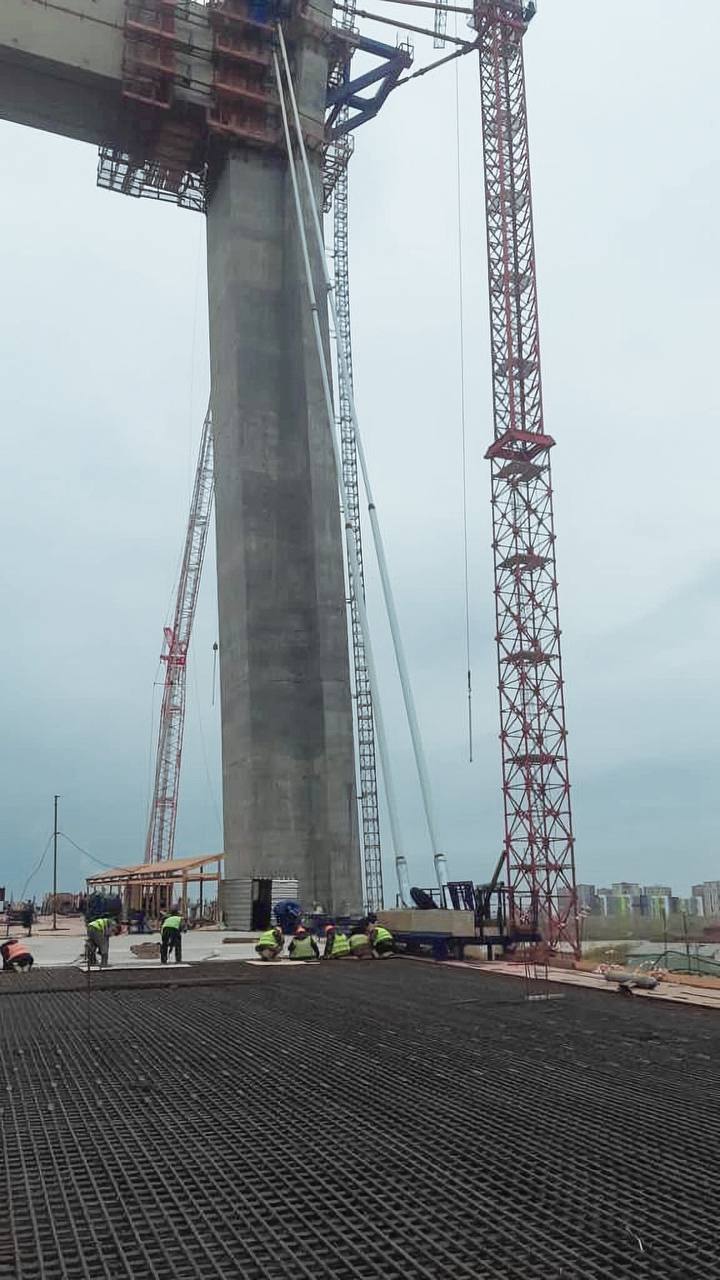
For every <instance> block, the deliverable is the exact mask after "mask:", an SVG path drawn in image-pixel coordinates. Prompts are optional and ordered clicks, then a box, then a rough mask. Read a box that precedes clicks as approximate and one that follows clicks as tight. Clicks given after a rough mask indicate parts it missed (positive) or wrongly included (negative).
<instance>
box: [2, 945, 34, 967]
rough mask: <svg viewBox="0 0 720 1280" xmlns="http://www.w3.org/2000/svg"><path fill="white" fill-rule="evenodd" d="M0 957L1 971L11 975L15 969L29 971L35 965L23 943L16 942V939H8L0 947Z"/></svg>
mask: <svg viewBox="0 0 720 1280" xmlns="http://www.w3.org/2000/svg"><path fill="white" fill-rule="evenodd" d="M0 955H1V956H2V962H3V969H8V970H9V971H10V972H11V973H12V972H14V971H15V970H16V969H27V970H28V971H29V970H30V969H32V967H33V964H34V963H35V962H34V960H33V958H32V956H31V955H30V952H29V951H28V949H27V947H26V946H25V943H24V942H18V940H17V938H8V940H7V942H4V943H3V945H2V946H1V947H0Z"/></svg>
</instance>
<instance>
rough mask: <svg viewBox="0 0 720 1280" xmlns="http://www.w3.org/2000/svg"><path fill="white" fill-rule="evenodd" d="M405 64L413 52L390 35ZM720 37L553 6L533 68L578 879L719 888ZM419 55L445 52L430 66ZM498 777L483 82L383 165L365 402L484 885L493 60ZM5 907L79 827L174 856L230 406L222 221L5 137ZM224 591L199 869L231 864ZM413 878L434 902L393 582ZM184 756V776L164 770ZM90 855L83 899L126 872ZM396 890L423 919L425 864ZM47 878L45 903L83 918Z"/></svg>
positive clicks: (201, 765)
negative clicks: (173, 719)
mask: <svg viewBox="0 0 720 1280" xmlns="http://www.w3.org/2000/svg"><path fill="white" fill-rule="evenodd" d="M386 38H387V37H386ZM718 42H720V12H719V11H718V9H717V7H716V6H704V7H702V8H697V7H694V8H693V20H692V24H690V23H687V24H684V25H683V24H680V23H679V22H678V20H677V7H676V6H675V5H673V4H671V3H670V2H669V0H667V2H666V3H659V4H658V3H653V4H649V3H645V2H644V0H643V2H641V3H637V4H632V5H628V4H627V3H626V0H608V2H606V3H604V4H600V5H597V4H596V5H586V4H581V3H579V0H544V2H543V3H542V4H541V6H540V12H539V15H538V17H537V19H536V21H535V22H534V23H533V24H532V27H531V29H530V32H529V34H528V37H527V42H526V61H527V74H528V98H529V110H530V117H531V145H532V159H533V175H534V197H535V217H536V238H537V254H538V264H539V276H540V281H539V283H540V308H541V335H542V347H543V359H544V387H545V409H546V422H547V427H548V430H549V431H550V432H551V434H552V435H553V436H554V437H555V439H556V440H557V442H558V447H557V449H556V450H555V451H554V457H553V465H554V477H555V491H556V520H557V533H558V565H559V578H560V605H561V618H562V626H563V641H564V657H565V675H566V683H567V704H568V723H569V728H570V756H571V771H572V780H573V797H574V807H575V822H576V834H577V856H578V875H579V878H580V879H582V880H592V881H596V882H598V881H599V882H604V881H609V880H612V879H617V878H621V877H622V878H633V879H635V878H637V879H640V880H650V879H652V880H663V881H664V880H669V881H670V882H671V883H673V884H674V885H676V886H677V887H678V888H679V889H682V890H684V889H686V888H687V887H688V886H689V885H690V883H691V882H693V881H695V880H699V879H704V878H706V877H714V876H717V875H718V873H719V870H720V868H719V865H718V863H719V860H718V819H717V802H716V795H717V785H716V772H717V761H718V729H717V726H718V721H719V719H720V717H719V715H718V713H719V711H720V705H719V703H720V698H719V695H718V684H717V680H716V678H715V673H714V668H713V665H712V664H713V659H714V654H715V649H716V645H717V639H718V630H719V627H720V606H719V605H718V587H720V563H719V560H720V557H719V554H718V516H717V497H716V489H717V475H718V464H719V463H720V456H719V455H720V444H719V443H718V430H717V428H718V415H719V409H720V406H719V404H718V398H719V396H718V390H717V387H718V384H717V378H716V365H717V356H716V350H715V348H716V331H717V297H718V292H719V283H720V282H719V280H718V266H717V262H718V254H717V227H716V222H717V219H716V214H715V207H716V203H717V196H718V179H717V175H716V172H715V162H714V156H715V150H716V128H715V125H716V121H717V116H718V103H717V86H716V67H715V60H714V50H716V49H717V47H718ZM417 52H418V55H419V57H422V58H426V57H429V56H432V51H431V50H430V49H423V48H421V42H420V41H419V40H418V49H417ZM458 66H459V74H460V103H461V131H460V132H461V170H462V188H463V198H462V223H463V234H464V249H465V303H466V361H467V425H468V453H469V503H470V521H469V524H470V570H471V612H472V650H473V673H474V686H475V728H476V758H475V762H474V763H473V764H472V766H471V765H469V763H468V761H467V745H466V718H465V690H464V684H465V658H464V619H463V559H462V556H463V546H462V512H461V454H460V425H459V389H458V387H459V384H458V368H459V360H458V325H457V314H458V285H457V230H456V226H457V199H456V188H455V134H456V117H455V72H454V69H453V68H452V67H450V68H448V69H446V70H444V71H440V72H438V73H435V74H434V75H433V76H431V77H427V78H426V79H424V80H421V81H419V82H418V83H417V84H416V85H414V86H412V87H409V88H407V89H403V90H401V91H399V92H398V93H397V94H395V95H394V96H393V97H391V99H390V100H389V102H388V104H387V105H386V107H385V108H384V110H383V112H382V115H381V117H380V118H379V119H378V120H377V121H375V122H373V123H371V124H369V125H367V126H365V127H364V128H363V129H362V130H361V131H360V132H359V134H358V138H357V148H356V154H355V158H354V160H353V165H352V171H351V173H352V176H351V200H352V204H351V246H352V249H351V255H352V256H351V270H352V280H351V283H352V303H353V324H354V348H355V362H356V382H357V399H358V407H359V411H360V415H361V420H362V422H363V424H364V430H365V434H366V439H367V446H368V453H369V457H370V462H371V466H372V471H373V475H374V480H375V486H376V489H377V494H376V497H377V500H378V505H379V507H380V510H381V516H382V520H383V525H384V529H385V536H386V542H387V547H388V553H389V557H390V561H391V568H392V572H393V578H394V582H395V586H396V591H397V598H398V608H399V612H400V615H401V619H402V623H403V627H404V633H405V640H406V646H407V650H408V656H409V661H410V665H411V669H412V673H413V677H414V681H415V686H416V695H417V701H418V705H419V710H420V715H421V721H422V724H423V727H424V730H425V736H426V740H427V746H428V755H429V759H430V765H431V772H432V775H433V779H434V784H435V788H436V793H437V794H436V803H437V809H438V813H439V817H440V826H441V830H442V835H443V839H444V841H445V844H446V846H447V849H448V856H449V859H450V869H451V872H452V873H453V874H457V875H469V876H477V877H478V878H482V877H483V876H484V875H485V874H486V873H487V871H488V870H489V868H490V867H491V865H492V863H493V862H494V859H495V856H496V852H497V850H498V849H499V846H500V841H501V838H502V829H501V811H500V792H499V776H500V765H499V745H498V741H497V701H496V690H495V684H496V676H495V671H494V649H493V642H492V634H493V626H492V618H491V601H492V597H491V577H490V573H491V566H490V551H489V543H490V509H489V476H488V474H487V467H488V464H487V463H485V462H484V461H483V453H484V450H485V448H486V446H487V444H488V443H489V440H490V438H491V433H492V424H491V398H490V371H489V359H488V326H487V303H486V282H485V260H484V222H483V210H482V182H481V155H482V151H481V136H480V127H479V93H478V83H477V65H476V63H475V62H474V59H473V58H467V59H464V60H462V61H461V62H460V63H459V64H458ZM0 155H1V156H2V171H3V191H4V195H3V199H2V202H1V203H0V253H1V254H2V262H3V271H2V278H3V299H4V306H3V308H2V311H1V312H0V359H1V360H2V367H3V376H2V379H0V421H2V423H3V464H4V476H5V484H4V493H3V502H2V504H0V544H1V545H2V558H1V560H0V564H1V565H2V570H1V572H2V588H3V601H4V613H5V619H4V625H3V628H2V632H1V634H0V646H1V658H2V667H1V669H2V673H3V686H4V696H3V699H2V704H3V732H2V736H1V737H0V751H1V758H0V767H1V769H2V783H1V784H0V883H2V881H3V880H5V881H6V883H7V884H8V886H9V887H12V888H14V889H15V891H16V892H20V890H21V889H22V887H23V882H24V881H25V879H26V876H27V873H28V872H29V871H30V870H31V869H32V867H33V865H34V864H35V863H36V862H37V860H38V858H39V856H40V854H41V852H42V850H43V847H44V845H45V842H46V839H47V835H48V832H49V830H50V826H51V817H52V795H53V792H55V791H57V792H60V793H61V795H62V801H61V806H62V807H61V825H62V827H63V828H64V830H65V831H67V832H68V834H70V835H71V836H72V837H73V838H74V839H75V840H76V841H77V842H78V843H79V844H81V845H83V846H84V847H85V848H87V849H89V850H90V851H91V852H93V853H94V854H95V855H96V857H98V858H100V859H102V860H104V861H107V862H108V863H119V862H129V861H134V860H136V859H138V860H139V859H140V858H141V856H142V847H143V839H144V830H145V816H146V804H147V795H148V778H149V751H150V747H151V716H152V715H153V712H154V720H153V724H154V725H155V726H156V724H157V708H158V703H159V689H155V690H154V689H153V680H154V678H156V672H157V667H158V661H157V660H158V653H159V648H160V640H161V634H162V623H163V619H164V617H165V614H166V612H167V607H168V603H169V601H170V598H171V592H172V588H173V583H174V579H175V574H176V570H177V562H178V556H179V552H180V547H181V541H182V536H183V529H184V523H185V519H186V513H187V505H188V500H189V492H190V484H191V478H192V471H193V467H194V457H195V451H196V448H197V443H198V440H199V432H200V425H201V421H202V417H203V413H204V409H205V404H206V400H207V394H208V360H207V308H206V299H205V278H204V271H205V260H204V225H203V222H202V219H201V218H199V217H198V216H197V215H191V214H188V213H184V212H182V211H179V210H176V209H174V208H171V207H158V206H156V205H154V204H153V203H151V202H149V201H148V202H145V201H138V202H135V201H131V200H127V199H123V198H121V197H119V196H115V195H111V194H109V193H106V192H100V191H97V190H96V188H95V177H94V174H95V155H94V152H93V150H92V149H91V148H90V147H84V146H81V145H76V144H71V143H68V142H64V141H61V140H59V139H56V138H50V137H45V136H42V135H39V134H35V133H32V132H30V131H28V130H24V129H20V128H18V127H14V126H11V125H5V124H3V125H0ZM213 575H214V561H213V557H212V554H211V555H210V556H209V558H208V561H207V572H206V575H205V579H204V583H203V588H202V598H201V601H200V607H199V614H198V620H197V626H196V633H195V639H194V644H193V653H192V661H191V669H190V674H189V707H188V725H187V736H186V753H185V760H184V777H183V787H182V800H181V809H180V817H179V826H178V840H177V847H178V852H183V853H191V852H195V851H206V850H215V849H217V848H219V847H220V846H221V827H220V823H219V792H220V781H219V780H220V769H219V726H218V718H217V710H216V708H215V709H214V708H213V707H212V705H211V697H212V643H213V640H214V639H215V636H216V599H215V592H214V582H213ZM369 599H370V610H371V615H372V619H373V622H374V630H375V634H376V636H377V644H378V648H379V651H380V655H379V656H380V659H381V672H382V682H383V695H384V701H385V702H386V703H387V713H388V718H389V727H390V732H391V736H392V742H393V746H394V749H395V753H396V761H397V771H398V775H399V780H400V783H401V802H402V814H403V819H404V823H405V826H406V828H407V832H408V845H409V848H410V850H411V851H412V858H411V861H412V867H411V872H412V878H413V880H414V881H416V882H420V883H427V882H430V881H431V879H432V876H431V870H430V860H429V850H428V844H427V839H426V836H425V834H424V831H423V825H422V820H421V814H420V806H419V800H418V796H417V792H416V788H415V785H414V780H413V774H412V768H411V758H410V751H409V744H408V741H407V735H406V732H405V729H404V726H403V722H402V716H401V712H400V705H399V696H398V691H397V688H396V684H395V680H394V674H393V669H392V659H391V654H390V649H389V645H388V640H387V635H386V631H385V628H384V626H383V623H382V617H381V611H380V607H379V597H378V592H377V584H376V582H375V580H374V578H371V581H370V596H369ZM153 745H154V744H153ZM91 866H92V864H91V863H89V862H88V860H87V859H85V858H82V857H80V856H79V855H76V854H75V853H74V851H73V850H72V849H70V847H69V846H64V847H63V849H62V870H61V880H62V887H65V888H68V889H70V888H75V887H76V886H77V885H78V883H79V881H80V879H81V877H82V876H84V875H85V874H87V873H88V872H89V871H90V870H91ZM386 879H387V884H388V886H389V887H391V888H394V879H393V875H392V870H391V867H389V866H388V867H387V874H386ZM47 883H48V877H47V866H46V867H45V868H44V869H43V870H42V871H41V873H40V874H39V875H38V876H37V877H36V879H35V880H34V881H33V882H32V885H31V888H30V890H29V891H30V892H32V890H33V889H34V890H36V891H37V892H41V891H42V889H43V888H45V887H46V886H47Z"/></svg>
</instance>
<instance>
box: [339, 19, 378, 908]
mask: <svg viewBox="0 0 720 1280" xmlns="http://www.w3.org/2000/svg"><path fill="white" fill-rule="evenodd" d="M355 7H356V5H355V0H345V4H344V5H343V7H342V9H341V11H340V21H339V23H338V25H339V26H340V27H341V28H342V29H343V30H347V31H349V30H352V27H353V23H354V17H355ZM341 75H342V66H341V65H338V67H337V68H336V72H335V76H334V77H333V78H331V84H332V83H333V79H335V80H336V81H337V82H339V80H340V78H341ZM349 115H350V112H349V108H348V107H347V106H345V107H343V108H342V109H341V111H340V112H339V114H338V124H339V126H340V129H339V131H338V133H337V136H336V138H335V139H334V141H333V142H332V143H331V144H330V147H329V148H328V152H327V155H326V163H325V191H326V204H327V202H328V200H329V197H330V194H332V201H333V262H334V297H335V309H336V314H337V334H336V341H337V343H338V346H339V347H340V346H342V350H343V352H344V355H345V360H346V362H347V369H348V371H349V374H350V378H351V379H352V339H351V329H350V267H349V253H348V163H349V160H350V156H351V154H352V145H353V140H352V135H351V134H349V133H344V132H342V126H343V125H344V124H345V122H346V121H347V120H348V118H349ZM338 366H339V367H338V406H337V422H338V428H339V432H340V449H341V458H342V467H343V478H344V482H345V493H346V494H347V503H346V512H345V514H346V518H347V519H348V520H349V522H350V524H351V525H352V529H353V533H354V538H355V549H356V552H357V561H358V566H359V569H360V575H361V580H362V582H363V586H364V572H363V549H362V532H361V527H360V493H359V488H358V459H357V445H356V442H355V430H354V427H353V418H352V408H351V403H350V397H349V395H348V388H347V387H346V385H345V379H344V378H343V375H342V369H341V362H340V360H338ZM348 581H349V589H350V632H351V638H352V654H353V670H354V678H355V723H356V729H357V748H358V782H359V787H360V814H361V820H362V842H363V869H364V881H365V905H366V907H367V909H368V910H369V911H375V910H377V909H378V908H379V907H382V905H383V879H382V854H381V847H380V815H379V807H378V786H377V764H376V758H375V722H374V717H373V704H372V693H371V689H370V678H369V673H368V667H367V661H366V657H365V642H364V639H363V633H362V627H361V625H360V617H359V614H358V608H357V601H356V599H355V590H354V585H353V578H352V575H351V574H348Z"/></svg>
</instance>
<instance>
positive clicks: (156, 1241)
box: [0, 960, 720, 1280]
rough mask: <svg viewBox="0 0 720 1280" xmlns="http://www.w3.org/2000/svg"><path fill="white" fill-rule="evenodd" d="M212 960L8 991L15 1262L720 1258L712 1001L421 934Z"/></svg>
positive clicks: (717, 1270) (563, 1263) (491, 1267)
mask: <svg viewBox="0 0 720 1280" xmlns="http://www.w3.org/2000/svg"><path fill="white" fill-rule="evenodd" d="M204 968H205V966H200V967H198V968H196V969H191V970H179V971H178V973H177V975H176V977H177V983H176V984H175V985H173V986H171V987H169V988H167V989H164V990H163V989H154V988H150V989H143V987H142V985H141V984H142V983H143V982H147V981H148V979H147V978H146V977H145V973H146V972H147V971H143V973H142V975H141V974H140V973H137V974H127V973H125V974H123V975H120V974H109V975H104V976H103V981H104V982H114V983H115V986H114V988H113V987H110V988H108V989H102V987H101V986H100V984H98V983H93V984H91V986H90V988H89V989H88V988H86V989H85V990H81V991H45V992H44V993H43V992H36V993H33V992H31V991H29V990H28V989H27V988H26V989H25V991H24V992H22V993H20V994H17V995H16V997H15V998H13V999H6V1000H2V1001H0V1008H1V1010H2V1029H3V1054H2V1063H1V1066H0V1092H1V1093H2V1098H1V1100H0V1123H1V1125H2V1139H3V1153H4V1161H5V1182H6V1187H7V1191H6V1208H7V1211H8V1213H9V1222H10V1229H11V1237H10V1236H8V1234H7V1232H6V1233H5V1234H2V1233H0V1276H3V1277H5V1276H7V1277H10V1276H12V1277H13V1278H17V1280H56V1278H57V1280H75V1278H76V1277H78V1278H80V1277H82V1278H83V1280H95V1278H97V1280H100V1278H101V1277H102V1278H105V1280H122V1278H124V1277H127V1278H128V1280H130V1278H132V1280H142V1278H144V1277H158V1278H159V1277H162V1278H163V1280H167V1277H168V1276H172V1277H173V1280H186V1278H187V1280H191V1278H192V1280H198V1278H199V1280H203V1278H205V1277H223V1280H227V1278H228V1277H233V1278H234V1277H238V1278H240V1280H244V1278H245V1277H247V1278H248V1280H250V1277H252V1280H259V1278H260V1277H263V1278H264V1277H267V1278H268V1280H281V1278H282V1280H286V1277H298V1278H300V1277H308V1278H309V1277H315V1278H316V1280H320V1278H322V1277H331V1276H332V1277H334V1278H336V1277H338V1276H342V1277H344V1278H345V1280H354V1278H355V1277H363V1280H370V1278H372V1277H380V1276H382V1277H383V1280H422V1278H423V1277H428V1280H438V1278H439V1277H440V1278H442V1277H452V1278H453V1280H485V1278H486V1277H488V1278H489V1277H491V1276H492V1277H496V1276H501V1275H502V1276H507V1277H513V1280H535V1278H537V1280H540V1277H542V1280H561V1278H562V1280H579V1278H580V1277H582V1280H623V1278H624V1277H648V1278H650V1277H652V1280H679V1277H683V1280H700V1277H712V1276H716V1275H719V1274H720V1242H719V1240H718V1232H717V1222H716V1211H715V1208H714V1197H713V1196H712V1195H710V1194H705V1195H703V1194H702V1188H703V1186H705V1187H708V1186H709V1185H710V1184H712V1182H713V1181H714V1177H715V1175H716V1173H717V1164H718V1156H717V1151H718V1137H719V1136H720V1132H719V1131H720V1102H719V1101H718V1091H717V1087H716V1080H717V1068H716V1062H717V1059H718V1049H720V1024H718V1023H717V1021H716V1019H715V1016H714V1015H713V1014H712V1013H705V1012H703V1011H690V1010H683V1009H678V1008H676V1007H673V1006H666V1005H658V1004H653V1003H651V1002H649V1001H647V1002H646V1001H640V1000H634V1001H631V1000H626V1001H623V1000H621V999H620V998H616V997H614V996H613V995H610V994H606V993H596V992H592V991H578V990H568V992H567V995H566V997H565V999H563V1000H561V1001H548V1002H543V1001H534V1002H533V1003H527V1002H525V1001H524V999H523V984H522V983H521V982H519V981H517V980H515V979H501V978H491V977H483V976H480V975H478V974H475V973H471V974H466V973H464V972H462V971H461V970H458V969H446V968H440V967H437V968H436V967H433V966H432V965H426V964H417V963H413V962H412V961H403V960H393V961H391V962H384V963H381V964H364V965H363V964H353V963H352V962H349V963H347V964H343V963H336V964H332V963H330V964H328V965H318V966H316V967H312V966H307V967H304V968H303V969H302V970H301V971H300V972H294V973H291V972H289V971H288V970H287V969H282V968H281V969H270V970H264V969H263V970H260V969H257V968H255V969H253V968H248V967H245V973H246V974H247V975H248V980H247V981H243V980H242V977H241V976H240V966H237V967H236V966H235V965H233V966H231V967H230V968H232V970H233V971H234V972H232V973H231V972H229V971H228V967H227V966H222V968H223V969H225V970H226V974H225V978H224V979H223V978H222V976H221V975H219V974H218V975H217V977H216V979H215V981H214V985H211V986H210V987H202V988H198V987H196V986H195V985H194V981H193V978H194V979H195V980H197V979H200V980H201V981H202V980H205V981H206V980H207V979H205V978H204ZM216 968H217V969H220V968H221V966H219V965H218V966H216ZM186 974H187V975H188V976H184V975H186ZM181 975H183V976H182V977H181ZM39 976H40V975H38V978H39ZM81 976H82V975H81ZM121 977H122V985H121V982H120V979H121ZM23 981H24V980H23V978H21V977H20V976H19V975H18V976H15V975H12V976H10V975H6V976H4V977H3V978H2V979H0V988H1V989H2V990H3V991H4V992H7V991H8V990H9V989H10V986H11V985H12V986H13V987H14V988H15V989H16V990H19V988H20V987H21V984H22V983H23ZM28 981H35V979H34V978H33V979H28ZM136 984H137V985H136ZM3 1268H4V1270H3Z"/></svg>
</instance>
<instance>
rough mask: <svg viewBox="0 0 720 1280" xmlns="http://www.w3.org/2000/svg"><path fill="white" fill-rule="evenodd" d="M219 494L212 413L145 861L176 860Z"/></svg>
mask: <svg viewBox="0 0 720 1280" xmlns="http://www.w3.org/2000/svg"><path fill="white" fill-rule="evenodd" d="M213 492H214V480H213V434H212V414H211V411H210V409H208V411H207V415H206V417H205V421H204V423H203V429H202V438H201V441H200V453H199V456H198V463H197V469H196V472H195V483H194V486H193V493H192V500H191V502H190V515H189V517H188V525H187V533H186V535H185V549H184V552H183V560H182V567H181V570H180V580H179V582H178V589H177V596H176V600H175V614H174V617H173V622H172V626H170V627H165V629H164V631H165V642H164V646H163V652H162V654H161V659H162V661H163V662H164V663H165V683H164V688H163V699H162V707H161V710H160V728H159V732H158V744H157V757H156V761H155V786H154V789H153V798H152V806H151V809H150V821H149V824H148V833H147V840H146V843H145V861H146V862H160V861H161V860H163V859H165V858H172V856H173V850H174V845H175V823H176V820H177V806H178V790H179V785H180V762H181V759H182V748H183V732H184V728H185V678H186V673H187V654H188V647H189V645H190V636H191V634H192V627H193V622H194V619H195V608H196V605H197V598H198V591H199V589H200V575H201V572H202V565H203V559H204V557H205V547H206V544H207V535H208V529H209V527H210V516H211V513H212V503H213Z"/></svg>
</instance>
